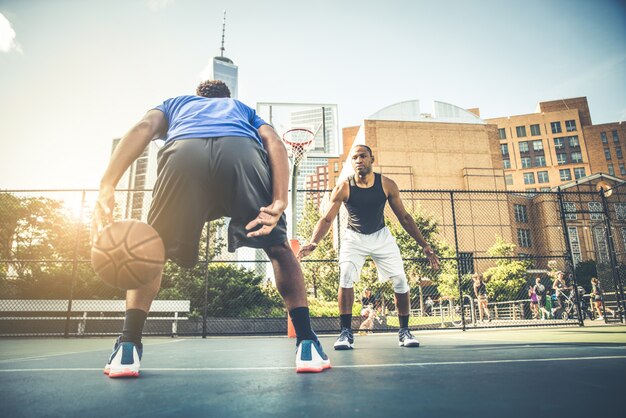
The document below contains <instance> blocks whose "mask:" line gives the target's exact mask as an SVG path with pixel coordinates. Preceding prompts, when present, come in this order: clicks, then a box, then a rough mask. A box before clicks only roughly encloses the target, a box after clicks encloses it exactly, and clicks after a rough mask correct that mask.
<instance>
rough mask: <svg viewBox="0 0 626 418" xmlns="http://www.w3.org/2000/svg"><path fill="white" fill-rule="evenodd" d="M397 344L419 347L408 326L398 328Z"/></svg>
mask: <svg viewBox="0 0 626 418" xmlns="http://www.w3.org/2000/svg"><path fill="white" fill-rule="evenodd" d="M398 345H399V346H400V347H419V346H420V342H419V341H417V338H415V337H414V336H413V334H411V331H409V329H408V328H400V330H399V331H398Z"/></svg>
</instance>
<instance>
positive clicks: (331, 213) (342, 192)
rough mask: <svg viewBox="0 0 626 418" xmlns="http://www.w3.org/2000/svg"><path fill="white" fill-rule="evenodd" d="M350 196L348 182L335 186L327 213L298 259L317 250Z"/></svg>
mask: <svg viewBox="0 0 626 418" xmlns="http://www.w3.org/2000/svg"><path fill="white" fill-rule="evenodd" d="M349 196H350V186H349V185H348V182H347V181H343V182H341V183H339V184H338V185H337V186H335V188H334V189H333V192H332V194H331V196H330V206H329V207H328V208H327V209H326V213H324V216H322V217H321V218H320V220H319V221H317V224H316V225H315V229H314V230H313V235H311V240H310V241H309V243H308V244H306V245H304V246H302V247H301V248H300V251H299V252H298V259H302V258H303V257H306V256H307V255H309V254H310V253H311V252H312V251H313V250H315V248H317V245H318V244H319V242H320V241H321V240H322V239H324V237H325V236H326V234H327V233H328V231H329V230H330V226H331V225H332V224H333V221H334V220H335V218H336V217H337V214H338V213H339V209H340V208H341V204H342V203H343V202H345V201H346V200H348V197H349Z"/></svg>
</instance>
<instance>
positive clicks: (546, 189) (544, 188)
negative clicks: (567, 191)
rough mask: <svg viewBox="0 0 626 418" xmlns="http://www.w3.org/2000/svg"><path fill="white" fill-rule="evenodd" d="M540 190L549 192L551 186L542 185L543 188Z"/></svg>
mask: <svg viewBox="0 0 626 418" xmlns="http://www.w3.org/2000/svg"><path fill="white" fill-rule="evenodd" d="M539 191H541V192H549V191H550V188H549V187H542V188H541V189H539Z"/></svg>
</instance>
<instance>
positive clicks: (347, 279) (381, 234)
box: [298, 145, 439, 350]
mask: <svg viewBox="0 0 626 418" xmlns="http://www.w3.org/2000/svg"><path fill="white" fill-rule="evenodd" d="M350 160H351V163H352V167H353V168H354V172H355V175H354V176H351V177H349V178H348V179H346V180H344V181H343V182H341V183H339V184H338V185H337V186H336V187H335V189H334V190H333V192H332V195H331V198H330V200H331V201H330V205H329V207H328V209H327V210H326V213H325V214H324V216H323V217H322V218H321V219H320V220H319V222H318V223H317V225H316V226H315V229H314V230H313V235H312V236H311V240H310V242H309V243H308V244H307V245H304V246H302V248H301V249H300V252H299V253H298V258H299V259H302V258H303V257H306V256H307V255H309V254H310V253H311V252H312V251H313V250H315V248H316V247H317V245H318V243H319V242H320V241H321V240H322V239H323V238H324V236H326V234H327V233H328V230H329V229H330V226H331V225H332V223H333V221H334V219H335V217H336V216H337V214H338V213H339V209H340V208H341V204H342V203H343V204H344V205H345V207H346V209H347V210H348V217H349V218H348V230H347V231H346V233H345V235H344V237H343V239H342V241H341V250H340V253H339V269H340V278H339V296H338V299H339V314H340V317H341V333H340V334H339V338H337V341H336V342H335V345H334V348H335V350H349V349H352V348H354V336H353V333H352V305H353V304H354V288H353V285H354V282H356V281H358V280H359V276H360V275H361V269H362V268H363V264H364V263H365V257H367V256H370V257H372V259H373V260H374V263H375V264H376V270H377V271H378V278H379V280H381V281H386V280H391V281H392V282H393V289H394V292H395V302H396V309H397V310H398V316H399V319H400V330H399V332H398V338H399V345H400V346H402V347H418V346H419V342H418V341H417V339H416V338H415V337H414V336H413V335H412V334H411V332H410V331H409V312H410V309H411V304H410V295H409V286H408V282H407V278H406V274H405V272H404V265H403V262H402V257H401V256H400V249H399V248H398V244H397V243H396V240H395V238H394V237H393V236H392V235H391V232H390V231H389V229H388V228H387V227H386V226H385V219H384V209H385V204H386V203H387V202H389V206H390V207H391V209H392V210H393V212H394V214H395V215H396V217H397V218H398V220H399V221H400V224H401V225H402V227H403V228H404V230H405V231H406V232H407V233H408V234H409V235H410V236H411V237H412V238H413V239H415V241H416V242H417V243H418V244H419V245H420V246H421V247H422V248H423V251H424V254H425V255H426V257H427V258H428V261H429V262H430V265H431V267H433V268H435V269H438V268H439V259H438V258H437V256H436V255H435V253H434V252H433V250H432V249H431V248H430V245H428V243H427V242H426V241H425V240H424V237H423V236H422V233H421V232H420V230H419V229H418V227H417V225H416V224H415V221H414V220H413V218H412V217H411V215H410V214H409V213H408V212H407V211H406V209H405V208H404V204H403V203H402V199H401V198H400V191H399V189H398V186H397V185H396V183H395V182H394V181H393V180H391V179H390V178H388V177H385V176H383V175H381V174H378V173H374V172H373V171H372V164H373V163H374V156H373V154H372V150H371V149H370V148H369V147H368V146H366V145H355V146H354V147H353V148H352V151H351V153H350Z"/></svg>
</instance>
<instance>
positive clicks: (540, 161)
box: [535, 155, 546, 167]
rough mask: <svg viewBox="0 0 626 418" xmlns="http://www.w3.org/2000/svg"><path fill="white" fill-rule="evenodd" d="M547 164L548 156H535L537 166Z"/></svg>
mask: <svg viewBox="0 0 626 418" xmlns="http://www.w3.org/2000/svg"><path fill="white" fill-rule="evenodd" d="M545 166H546V157H544V156H543V155H539V156H537V157H535V167H545Z"/></svg>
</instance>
